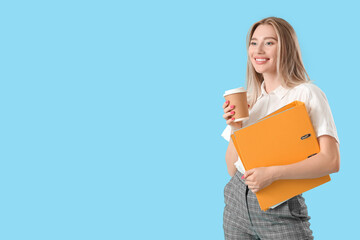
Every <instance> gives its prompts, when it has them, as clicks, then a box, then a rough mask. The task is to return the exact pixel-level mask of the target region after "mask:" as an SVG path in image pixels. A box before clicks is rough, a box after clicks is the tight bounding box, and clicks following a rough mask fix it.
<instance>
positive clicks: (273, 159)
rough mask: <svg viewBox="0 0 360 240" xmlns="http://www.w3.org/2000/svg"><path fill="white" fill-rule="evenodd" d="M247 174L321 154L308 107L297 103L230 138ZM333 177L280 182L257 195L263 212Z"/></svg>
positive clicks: (242, 129)
mask: <svg viewBox="0 0 360 240" xmlns="http://www.w3.org/2000/svg"><path fill="white" fill-rule="evenodd" d="M231 138H232V140H233V142H234V146H235V148H236V151H237V153H238V154H239V157H240V159H241V162H242V163H243V165H244V168H245V170H246V171H248V170H250V169H252V168H258V167H268V166H275V165H277V166H278V165H287V164H292V163H296V162H299V161H302V160H304V159H306V158H308V157H310V156H312V155H315V154H317V153H319V151H320V148H319V143H318V141H317V138H316V134H315V131H314V128H313V126H312V123H311V120H310V117H309V115H308V113H307V111H306V107H305V104H304V103H303V102H300V101H294V102H292V103H290V104H288V105H286V106H284V107H282V108H280V109H279V110H277V111H275V112H273V113H271V114H269V115H267V116H266V117H264V118H262V119H260V120H259V121H257V122H256V123H254V124H252V125H249V126H247V127H244V128H241V129H239V130H237V131H235V132H234V134H232V135H231ZM330 180H331V179H330V176H329V175H327V176H323V177H320V178H313V179H288V180H278V181H275V182H273V183H272V184H270V185H269V186H267V187H265V188H263V189H261V190H260V191H258V192H257V193H256V197H257V199H258V202H259V204H260V208H261V210H263V211H266V210H268V209H269V208H270V207H271V206H274V205H276V204H278V203H281V202H283V201H285V200H288V199H290V198H292V197H294V196H296V195H298V194H301V193H303V192H306V191H308V190H310V189H313V188H315V187H317V186H319V185H321V184H324V183H326V182H329V181H330Z"/></svg>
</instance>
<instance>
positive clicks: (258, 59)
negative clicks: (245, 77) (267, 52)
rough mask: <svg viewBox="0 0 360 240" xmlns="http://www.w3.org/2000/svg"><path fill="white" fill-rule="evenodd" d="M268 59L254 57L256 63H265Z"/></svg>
mask: <svg viewBox="0 0 360 240" xmlns="http://www.w3.org/2000/svg"><path fill="white" fill-rule="evenodd" d="M269 60H270V58H255V62H256V63H257V64H265V63H266V62H267V61H269Z"/></svg>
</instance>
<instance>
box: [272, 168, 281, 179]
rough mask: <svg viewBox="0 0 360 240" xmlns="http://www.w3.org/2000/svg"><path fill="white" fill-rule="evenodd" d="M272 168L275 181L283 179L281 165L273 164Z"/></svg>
mask: <svg viewBox="0 0 360 240" xmlns="http://www.w3.org/2000/svg"><path fill="white" fill-rule="evenodd" d="M271 170H272V177H273V179H274V181H277V180H281V179H282V173H281V166H272V167H271Z"/></svg>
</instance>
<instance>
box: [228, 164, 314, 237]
mask: <svg viewBox="0 0 360 240" xmlns="http://www.w3.org/2000/svg"><path fill="white" fill-rule="evenodd" d="M242 175H243V174H242V173H241V172H239V171H236V174H235V175H234V176H233V177H232V178H231V179H230V181H229V182H228V183H227V184H226V186H225V188H224V198H225V208H224V215H223V228H224V234H225V239H226V240H238V239H261V240H265V239H276V240H279V239H280V240H292V239H294V240H295V239H296V240H302V239H314V237H313V236H312V231H311V230H310V222H309V220H310V217H309V216H308V211H307V207H306V204H305V199H304V198H303V196H302V194H300V195H297V196H295V197H293V198H291V199H289V200H287V201H286V202H284V203H282V204H280V205H279V206H277V207H275V208H274V209H269V210H267V211H262V210H261V209H260V205H259V202H258V200H257V198H256V195H255V194H254V193H253V192H252V191H251V190H249V188H248V186H247V185H246V184H245V182H244V180H243V179H241V177H242Z"/></svg>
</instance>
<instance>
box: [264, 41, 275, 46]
mask: <svg viewBox="0 0 360 240" xmlns="http://www.w3.org/2000/svg"><path fill="white" fill-rule="evenodd" d="M273 44H274V43H273V42H267V43H266V44H265V45H269V46H271V45H273Z"/></svg>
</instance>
